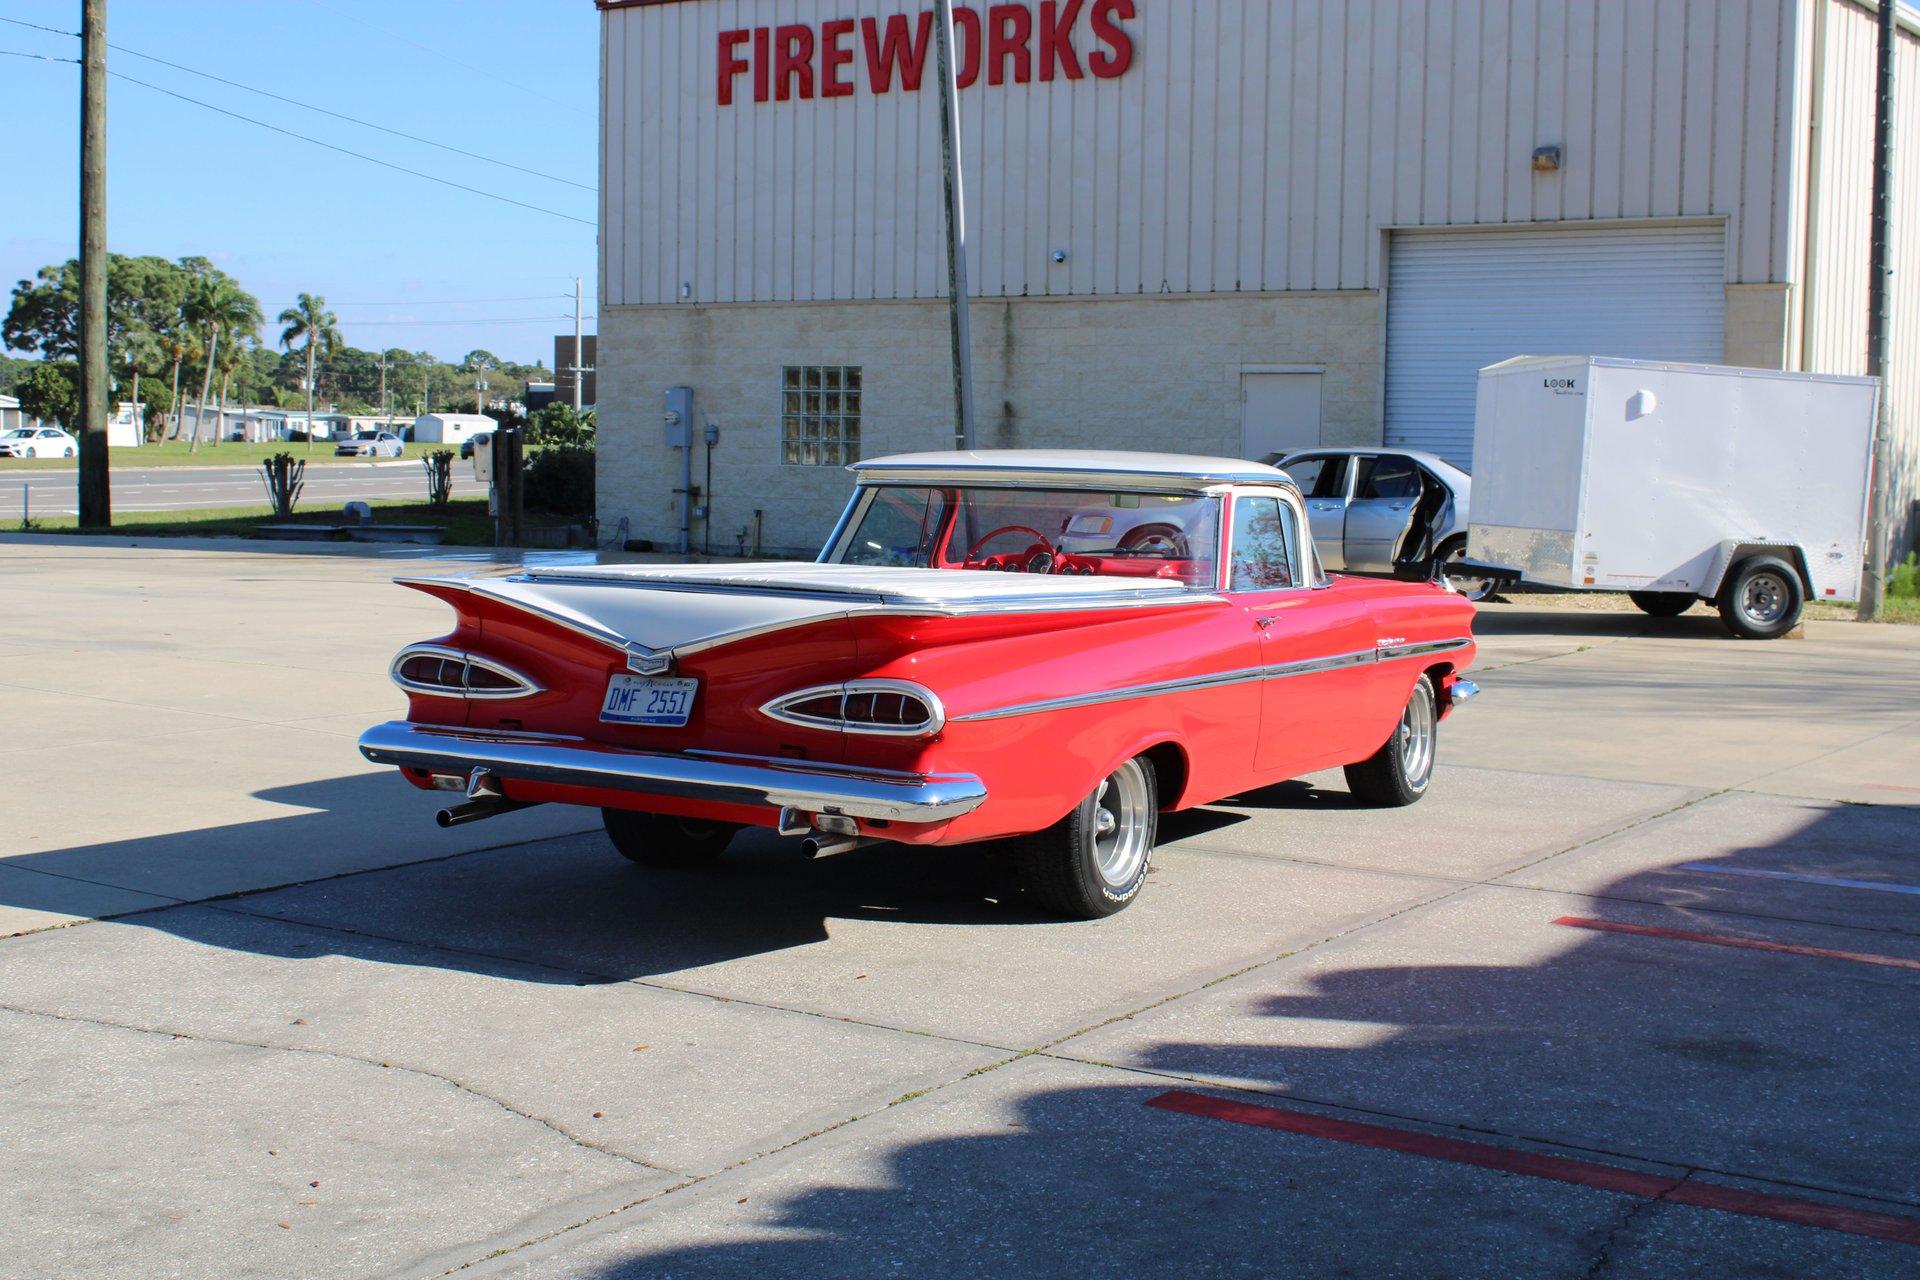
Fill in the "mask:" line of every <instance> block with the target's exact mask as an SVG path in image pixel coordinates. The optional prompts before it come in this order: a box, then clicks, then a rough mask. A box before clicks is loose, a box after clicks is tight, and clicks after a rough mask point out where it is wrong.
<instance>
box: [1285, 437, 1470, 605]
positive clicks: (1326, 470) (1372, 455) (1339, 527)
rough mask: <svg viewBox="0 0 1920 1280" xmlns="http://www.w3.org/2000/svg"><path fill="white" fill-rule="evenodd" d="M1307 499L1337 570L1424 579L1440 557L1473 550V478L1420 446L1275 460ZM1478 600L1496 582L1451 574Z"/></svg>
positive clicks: (1323, 555)
mask: <svg viewBox="0 0 1920 1280" xmlns="http://www.w3.org/2000/svg"><path fill="white" fill-rule="evenodd" d="M1273 465H1275V466H1277V467H1279V468H1280V469H1281V470H1283V471H1285V472H1286V473H1287V474H1288V475H1290V476H1292V477H1293V480H1294V483H1296V484H1298V485H1299V486H1300V492H1301V493H1302V494H1303V495H1304V496H1305V498H1306V504H1307V520H1308V523H1309V524H1310V525H1311V527H1312V530H1313V541H1314V544H1315V546H1317V547H1318V548H1319V551H1320V559H1321V561H1322V562H1323V563H1324V564H1325V565H1326V567H1327V568H1329V569H1337V570H1340V571H1342V572H1345V573H1369V574H1378V575H1381V576H1386V577H1395V578H1423V577H1427V576H1430V575H1431V574H1432V572H1433V566H1434V561H1435V560H1440V561H1449V560H1459V559H1462V558H1464V557H1465V555H1466V553H1467V507H1468V502H1469V499H1470V498H1471V496H1472V493H1473V480H1472V479H1471V478H1470V477H1469V476H1468V475H1467V473H1466V472H1464V471H1462V470H1460V468H1458V467H1456V466H1454V465H1453V464H1452V463H1450V462H1448V461H1447V460H1446V459H1444V458H1440V457H1436V456H1435V455H1433V454H1431V453H1423V452H1420V451H1418V450H1413V449H1384V448H1350V449H1326V448H1321V449H1302V450H1300V451H1299V452H1297V453H1290V454H1286V455H1284V456H1282V457H1279V458H1277V459H1276V460H1273ZM1448 577H1449V578H1450V579H1451V580H1452V582H1453V584H1454V586H1456V587H1458V588H1459V589H1460V590H1461V591H1462V592H1463V593H1465V594H1466V595H1467V596H1468V597H1469V598H1470V599H1474V600H1484V599H1485V598H1486V597H1487V596H1489V595H1491V594H1492V593H1493V592H1492V588H1493V584H1492V583H1491V582H1490V581H1488V580H1486V579H1483V578H1466V577H1461V576H1458V575H1454V574H1449V575H1448Z"/></svg>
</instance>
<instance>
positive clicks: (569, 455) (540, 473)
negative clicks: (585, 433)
mask: <svg viewBox="0 0 1920 1280" xmlns="http://www.w3.org/2000/svg"><path fill="white" fill-rule="evenodd" d="M525 493H526V505H527V509H528V510H530V511H546V512H549V513H551V514H553V515H557V516H589V515H592V514H593V450H592V449H591V448H587V447H584V446H580V445H560V446H558V447H556V448H552V449H546V450H542V451H541V452H540V453H539V454H537V455H535V456H534V458H533V460H532V461H531V462H529V463H528V464H527V471H526V487H525Z"/></svg>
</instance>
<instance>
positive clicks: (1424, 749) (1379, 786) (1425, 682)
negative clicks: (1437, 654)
mask: <svg viewBox="0 0 1920 1280" xmlns="http://www.w3.org/2000/svg"><path fill="white" fill-rule="evenodd" d="M1439 724H1440V716H1439V707H1438V706H1437V705H1436V702H1435V698H1434V695H1433V681H1432V680H1431V679H1430V678H1428V677H1427V676H1424V675H1423V676H1421V677H1420V679H1419V680H1418V681H1416V682H1415V683H1414V686H1413V693H1412V695H1411V696H1410V697H1408V699H1407V708H1406V710H1405V711H1402V712H1401V713H1400V723H1399V724H1397V725H1395V726H1394V727H1393V732H1392V733H1391V734H1389V735H1388V737H1387V741H1386V743H1385V744H1384V745H1383V746H1382V747H1381V748H1380V749H1379V750H1378V751H1376V752H1374V753H1373V754H1372V755H1370V756H1368V757H1367V758H1366V759H1365V760H1362V761H1361V762H1360V763H1359V764H1350V765H1348V766H1347V768H1346V774H1347V789H1348V790H1349V791H1351V792H1352V793H1353V795H1354V798H1355V799H1356V800H1359V801H1360V802H1361V803H1362V804H1369V805H1374V806H1376V807H1379V808H1399V807H1400V806H1402V805H1409V804H1412V803H1413V802H1414V801H1416V800H1418V799H1419V798H1420V797H1421V796H1423V795H1425V794H1427V785H1428V784H1429V783H1430V782H1432V781H1433V760H1434V754H1435V751H1434V748H1435V746H1436V745H1437V743H1438V738H1439Z"/></svg>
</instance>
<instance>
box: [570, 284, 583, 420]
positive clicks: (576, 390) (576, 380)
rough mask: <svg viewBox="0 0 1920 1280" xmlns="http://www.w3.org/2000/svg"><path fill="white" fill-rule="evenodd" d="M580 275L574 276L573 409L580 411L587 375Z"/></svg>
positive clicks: (576, 411)
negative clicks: (583, 367)
mask: <svg viewBox="0 0 1920 1280" xmlns="http://www.w3.org/2000/svg"><path fill="white" fill-rule="evenodd" d="M582 363H583V362H582V361H581V359H580V277H579V276H575V277H574V278H573V365H574V368H573V411H574V412H575V413H579V412H580V383H581V381H582V380H583V379H584V378H585V377H586V375H585V374H583V373H581V372H580V365H581V364H582Z"/></svg>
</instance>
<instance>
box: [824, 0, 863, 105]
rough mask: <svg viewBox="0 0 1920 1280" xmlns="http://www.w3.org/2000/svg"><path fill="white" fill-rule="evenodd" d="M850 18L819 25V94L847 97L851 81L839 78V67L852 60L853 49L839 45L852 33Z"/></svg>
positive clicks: (850, 95) (849, 94) (850, 94)
mask: <svg viewBox="0 0 1920 1280" xmlns="http://www.w3.org/2000/svg"><path fill="white" fill-rule="evenodd" d="M854 25H855V24H854V21H853V19H852V18H836V19H834V20H833V21H832V22H827V23H822V24H821V27H820V96H821V97H823V98H849V97H852V96H853V81H851V80H842V79H841V78H840V68H842V67H844V66H846V65H847V64H848V63H849V62H852V61H853V50H851V49H844V48H842V47H841V41H843V40H844V39H846V37H848V36H850V35H852V34H853V28H854Z"/></svg>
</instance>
